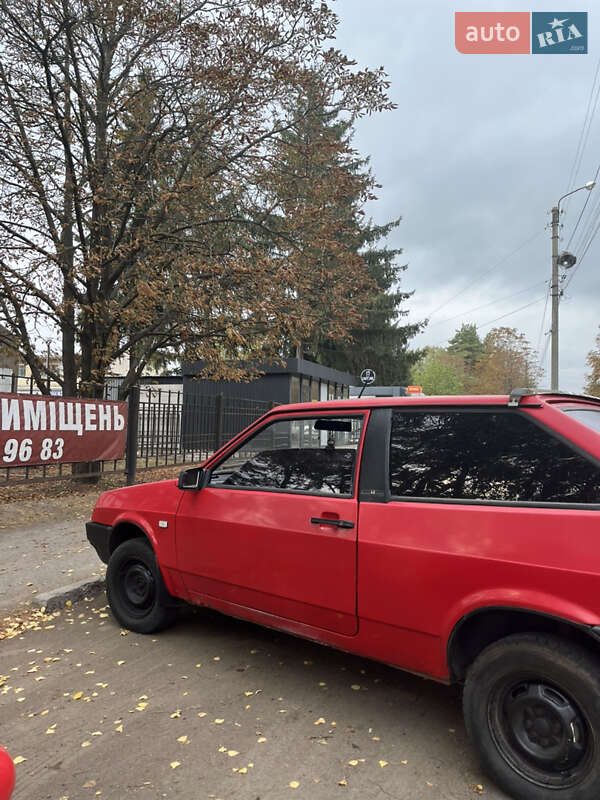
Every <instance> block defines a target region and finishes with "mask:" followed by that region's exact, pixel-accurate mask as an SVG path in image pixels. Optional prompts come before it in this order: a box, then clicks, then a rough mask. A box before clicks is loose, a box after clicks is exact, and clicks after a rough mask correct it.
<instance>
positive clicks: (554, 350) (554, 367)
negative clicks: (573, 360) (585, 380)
mask: <svg viewBox="0 0 600 800" xmlns="http://www.w3.org/2000/svg"><path fill="white" fill-rule="evenodd" d="M595 185H596V181H588V182H587V183H585V184H584V185H583V186H580V187H579V188H578V189H573V191H571V192H567V193H566V194H563V196H562V197H561V198H560V199H559V201H558V203H557V204H556V205H555V206H554V208H553V209H552V281H551V283H550V294H551V295H552V329H551V351H550V352H551V355H550V389H551V390H552V391H553V392H557V391H558V302H559V300H560V289H559V286H558V226H559V221H560V203H561V200H564V199H565V197H569V195H571V194H575V192H580V191H581V190H582V189H587V190H588V192H589V191H591V190H592V189H593V188H594V186H595ZM574 264H575V259H574V258H573V259H572V261H571V262H570V263H569V264H568V266H571V267H572V266H573V265H574ZM565 266H567V265H566V264H565Z"/></svg>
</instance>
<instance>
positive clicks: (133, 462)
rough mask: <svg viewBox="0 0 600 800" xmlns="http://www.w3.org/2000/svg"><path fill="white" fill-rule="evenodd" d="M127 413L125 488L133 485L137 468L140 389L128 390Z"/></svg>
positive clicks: (135, 387)
mask: <svg viewBox="0 0 600 800" xmlns="http://www.w3.org/2000/svg"><path fill="white" fill-rule="evenodd" d="M127 402H128V411H127V441H126V445H125V472H126V474H127V486H132V485H133V484H134V483H135V470H136V467H137V445H138V420H139V416H140V387H139V386H132V387H131V388H130V390H129V398H128V401H127Z"/></svg>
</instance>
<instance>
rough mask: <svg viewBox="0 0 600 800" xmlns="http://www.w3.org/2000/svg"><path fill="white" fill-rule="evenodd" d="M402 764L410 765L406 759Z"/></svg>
mask: <svg viewBox="0 0 600 800" xmlns="http://www.w3.org/2000/svg"><path fill="white" fill-rule="evenodd" d="M400 763H401V764H408V761H407V760H406V759H405V760H404V761H401V762H400Z"/></svg>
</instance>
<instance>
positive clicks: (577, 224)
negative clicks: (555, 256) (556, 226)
mask: <svg viewBox="0 0 600 800" xmlns="http://www.w3.org/2000/svg"><path fill="white" fill-rule="evenodd" d="M599 63H600V62H599ZM599 174H600V164H598V169H597V170H596V174H595V175H594V181H597V180H598V175H599ZM591 196H592V193H591V192H588V193H587V197H586V198H585V203H584V204H583V208H582V209H581V211H580V212H579V216H578V217H577V222H576V223H575V227H574V228H573V230H572V231H571V235H570V236H569V241H568V242H567V246H566V247H565V250H568V249H569V247H570V246H571V242H572V241H573V237H574V236H575V233H576V232H577V228H578V227H579V223H580V222H581V218H582V217H583V215H584V213H585V209H586V208H587V204H588V203H589V202H590V197H591Z"/></svg>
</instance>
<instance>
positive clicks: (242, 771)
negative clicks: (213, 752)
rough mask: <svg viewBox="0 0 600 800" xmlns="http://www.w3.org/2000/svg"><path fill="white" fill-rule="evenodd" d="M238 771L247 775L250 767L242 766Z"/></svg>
mask: <svg viewBox="0 0 600 800" xmlns="http://www.w3.org/2000/svg"><path fill="white" fill-rule="evenodd" d="M238 772H239V773H240V774H241V775H245V774H246V773H247V772H248V767H242V768H241V769H238Z"/></svg>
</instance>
